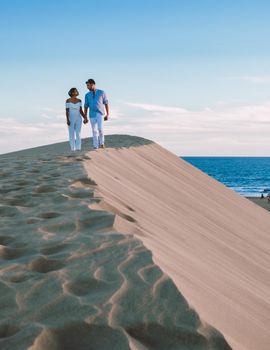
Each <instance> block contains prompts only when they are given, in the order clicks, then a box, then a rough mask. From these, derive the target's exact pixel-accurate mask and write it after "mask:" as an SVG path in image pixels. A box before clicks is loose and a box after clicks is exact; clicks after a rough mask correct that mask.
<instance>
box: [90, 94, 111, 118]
mask: <svg viewBox="0 0 270 350" xmlns="http://www.w3.org/2000/svg"><path fill="white" fill-rule="evenodd" d="M106 104H108V99H107V96H106V94H105V92H104V91H103V90H99V89H96V91H95V96H94V93H93V91H89V92H88V93H87V94H86V95H85V100H84V107H88V108H89V117H90V118H95V117H97V114H102V115H103V114H104V105H106Z"/></svg>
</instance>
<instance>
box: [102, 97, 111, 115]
mask: <svg viewBox="0 0 270 350" xmlns="http://www.w3.org/2000/svg"><path fill="white" fill-rule="evenodd" d="M103 104H104V106H105V110H106V116H105V118H104V120H108V118H109V114H110V111H109V102H108V98H107V95H106V94H105V92H103Z"/></svg>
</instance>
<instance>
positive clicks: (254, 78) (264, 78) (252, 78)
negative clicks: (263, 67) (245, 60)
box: [224, 75, 270, 84]
mask: <svg viewBox="0 0 270 350" xmlns="http://www.w3.org/2000/svg"><path fill="white" fill-rule="evenodd" d="M224 79H225V80H244V81H248V82H250V83H255V84H269V83H270V76H269V75H244V76H234V77H226V78H224Z"/></svg>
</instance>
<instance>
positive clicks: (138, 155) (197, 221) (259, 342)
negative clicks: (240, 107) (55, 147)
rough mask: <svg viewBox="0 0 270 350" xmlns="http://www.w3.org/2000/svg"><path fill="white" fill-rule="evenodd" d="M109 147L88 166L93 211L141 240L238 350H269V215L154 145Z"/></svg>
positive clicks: (117, 141)
mask: <svg viewBox="0 0 270 350" xmlns="http://www.w3.org/2000/svg"><path fill="white" fill-rule="evenodd" d="M125 137H126V136H125ZM107 139H108V148H106V149H105V150H98V151H95V152H89V154H88V155H89V157H91V159H86V160H84V167H85V169H86V171H87V173H88V177H89V178H90V179H92V180H93V181H95V183H96V184H97V188H96V190H95V191H94V196H95V195H96V196H97V198H99V199H98V200H97V201H96V202H95V203H92V204H90V208H93V209H96V210H98V209H100V210H105V211H109V212H111V213H114V214H115V220H114V225H113V227H114V228H115V229H116V230H118V231H121V232H123V233H127V234H135V237H138V238H139V239H140V240H142V242H143V243H144V245H145V246H146V247H147V248H148V249H149V250H150V251H151V252H152V254H153V260H154V262H155V263H156V264H157V265H158V266H159V267H160V268H161V269H162V270H163V271H164V272H165V273H166V274H168V276H170V277H171V278H172V279H173V281H174V282H175V284H176V286H177V287H178V290H179V291H181V293H182V294H183V296H184V297H185V298H186V299H187V300H188V302H189V304H190V305H191V306H192V307H193V308H194V309H195V310H196V311H197V312H198V313H199V315H200V316H201V318H202V319H203V320H204V321H206V322H207V323H208V324H210V325H212V326H213V327H215V328H216V329H218V330H219V331H220V332H221V333H222V334H223V335H224V336H225V339H226V340H227V341H228V343H229V344H230V346H231V347H232V348H233V349H235V350H255V349H256V350H269V348H270V294H269V290H270V269H269V268H270V216H269V213H268V212H267V211H265V210H264V209H262V208H260V207H258V206H257V205H255V204H254V203H252V202H250V201H249V200H247V199H245V198H243V197H241V196H239V195H238V194H236V193H235V192H233V191H232V190H230V189H228V188H226V187H225V186H224V185H222V184H221V183H219V182H217V181H216V180H214V179H212V178H211V177H209V176H207V175H206V174H204V173H202V172H201V171H200V170H198V169H196V168H194V167H193V166H191V165H190V164H188V163H187V162H185V161H184V160H182V159H179V158H178V157H177V156H176V155H174V154H173V153H171V152H169V151H168V150H166V149H164V148H163V147H161V146H159V145H158V144H156V143H153V142H145V141H144V139H140V138H133V137H132V136H129V137H126V139H124V136H123V137H121V136H120V135H113V136H111V137H110V138H107ZM132 139H133V141H134V142H133V143H132ZM125 140H128V142H126V144H125ZM90 155H91V156H90ZM203 332H204V333H205V332H206V331H205V329H204V331H202V333H203ZM206 333H207V332H206ZM206 333H205V334H206ZM210 333H211V332H210ZM210 333H209V334H210ZM217 349H223V347H222V346H220V347H219V346H217Z"/></svg>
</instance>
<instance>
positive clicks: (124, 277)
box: [0, 135, 230, 350]
mask: <svg viewBox="0 0 270 350" xmlns="http://www.w3.org/2000/svg"><path fill="white" fill-rule="evenodd" d="M116 136H117V135H113V136H108V137H107V144H108V145H110V141H115V137H116ZM117 137H118V143H117V147H119V148H121V147H130V146H138V145H143V144H150V143H151V141H148V140H145V139H141V138H135V137H131V136H125V135H122V136H117ZM89 142H90V141H89V139H88V140H84V142H83V151H82V152H78V153H76V154H71V153H70V152H69V151H68V144H67V143H61V144H55V145H50V146H44V147H39V148H35V149H30V150H25V151H21V152H16V153H11V154H7V155H2V156H1V157H0V159H1V187H0V195H1V197H0V199H1V205H0V215H1V232H0V316H1V317H0V349H1V350H7V349H10V350H17V349H18V350H23V349H28V350H69V349H70V350H71V349H72V350H74V349H77V350H84V349H85V350H86V349H87V350H89V349H97V350H107V349H108V350H111V349H112V350H113V349H117V350H121V349H123V350H125V349H132V350H136V349H138V350H146V349H149V350H150V349H153V350H154V349H155V350H159V349H160V350H176V349H181V350H185V349H192V350H193V349H194V350H195V349H198V350H204V349H205V350H206V349H209V350H215V349H221V350H223V349H224V350H226V349H230V347H229V346H228V345H227V343H226V341H225V340H224V338H223V336H222V335H221V334H220V333H219V332H218V331H217V330H215V329H214V328H212V327H210V326H208V325H207V324H206V323H204V322H202V321H201V320H200V317H199V315H198V314H197V312H196V311H195V310H193V309H192V308H191V307H190V306H189V305H188V303H187V301H186V300H185V298H184V297H183V296H182V294H181V291H180V290H179V289H177V287H176V286H175V284H174V283H173V281H172V279H171V278H169V277H168V276H167V275H166V274H165V273H164V272H163V271H162V270H161V269H160V267H159V266H157V265H156V264H155V263H154V262H153V259H152V253H151V251H150V250H149V249H147V248H146V247H145V246H144V245H143V243H142V241H141V240H140V239H139V238H138V236H134V235H133V234H129V233H126V232H125V231H123V232H121V231H120V230H119V231H116V230H115V228H114V222H115V213H112V212H109V211H106V210H95V209H90V208H89V207H91V205H93V206H95V205H96V204H98V203H99V202H100V201H101V200H102V198H99V197H98V196H97V195H94V194H95V190H96V188H97V185H96V183H95V182H94V181H93V180H91V179H90V178H88V177H87V174H86V172H85V170H84V168H83V166H82V164H83V162H85V161H87V160H90V159H91V154H92V153H93V152H102V150H98V151H92V152H88V153H87V154H86V152H87V151H89ZM130 212H132V208H130ZM123 219H124V220H126V221H127V222H130V217H129V216H128V215H127V216H126V217H124V218H123ZM131 221H132V220H131Z"/></svg>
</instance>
